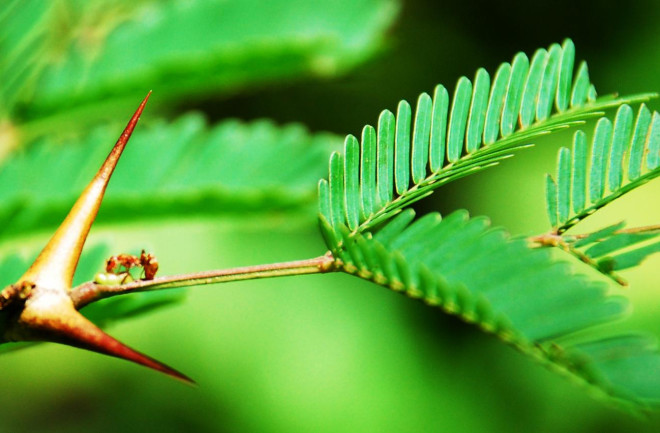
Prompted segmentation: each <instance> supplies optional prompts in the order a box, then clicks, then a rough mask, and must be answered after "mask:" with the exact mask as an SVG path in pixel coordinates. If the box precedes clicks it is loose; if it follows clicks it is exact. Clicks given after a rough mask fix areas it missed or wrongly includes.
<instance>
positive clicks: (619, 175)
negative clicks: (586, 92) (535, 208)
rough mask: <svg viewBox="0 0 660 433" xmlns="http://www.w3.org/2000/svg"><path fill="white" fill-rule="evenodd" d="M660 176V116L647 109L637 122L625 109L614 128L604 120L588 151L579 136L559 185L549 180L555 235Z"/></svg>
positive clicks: (562, 156)
mask: <svg viewBox="0 0 660 433" xmlns="http://www.w3.org/2000/svg"><path fill="white" fill-rule="evenodd" d="M659 175H660V114H658V113H657V112H653V113H651V111H650V110H649V109H648V108H647V107H646V106H645V105H644V104H642V105H641V106H640V108H639V112H638V114H637V117H636V119H634V121H633V114H632V109H631V108H630V107H629V106H628V105H622V106H621V107H620V108H619V110H618V111H617V113H616V117H615V120H614V124H612V122H611V121H610V120H609V119H607V118H601V119H600V120H599V121H598V123H597V125H596V128H595V131H594V136H593V140H592V141H591V145H590V146H589V149H587V138H586V134H585V133H584V132H582V131H578V132H576V133H575V136H574V138H573V150H572V152H571V151H569V150H568V149H567V148H562V149H560V151H559V162H558V168H557V177H556V180H555V179H553V178H552V177H551V176H549V175H548V176H547V183H546V185H547V190H546V203H547V209H548V215H549V218H550V222H551V224H552V226H553V230H554V231H556V232H557V233H563V232H565V231H566V230H568V229H569V228H571V227H572V226H574V225H575V224H577V223H579V222H580V221H582V220H583V219H584V218H586V217H587V216H589V215H591V214H592V213H594V212H595V211H597V210H598V209H600V208H602V207H603V206H605V205H606V204H608V203H610V202H612V201H613V200H614V199H616V198H618V197H620V196H622V195H623V194H625V193H627V192H629V191H632V190H633V189H635V188H637V187H639V186H641V185H643V184H644V183H646V182H648V181H649V180H651V179H653V178H655V177H657V176H659Z"/></svg>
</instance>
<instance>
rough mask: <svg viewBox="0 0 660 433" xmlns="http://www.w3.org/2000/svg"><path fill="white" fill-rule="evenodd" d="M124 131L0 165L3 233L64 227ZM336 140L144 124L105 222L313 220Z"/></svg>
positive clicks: (252, 126) (297, 129)
mask: <svg viewBox="0 0 660 433" xmlns="http://www.w3.org/2000/svg"><path fill="white" fill-rule="evenodd" d="M118 131H119V128H116V129H115V128H110V127H99V128H97V129H96V130H94V131H91V132H90V133H89V134H87V135H84V136H82V137H79V138H78V139H75V140H66V141H65V142H60V141H58V140H55V141H53V140H49V139H46V138H44V139H42V140H39V141H38V142H37V143H34V144H33V145H32V146H30V147H29V148H27V149H25V150H24V151H22V152H16V153H14V154H13V156H12V157H11V158H10V159H9V160H8V161H6V162H5V163H4V164H3V165H2V167H1V168H0V215H2V218H1V219H0V221H1V222H0V226H1V227H2V231H1V232H0V239H1V238H2V237H5V238H6V237H9V236H15V235H17V234H21V233H23V234H24V233H26V232H31V231H34V230H40V229H44V228H46V227H55V226H56V225H57V224H59V223H60V221H61V219H62V218H63V216H64V215H65V214H66V212H67V211H68V209H69V207H70V206H71V203H72V202H73V201H74V199H75V198H76V197H77V196H78V194H80V191H82V189H83V188H84V187H85V185H86V184H87V182H88V181H89V179H90V178H91V177H92V176H93V173H94V172H95V170H96V168H97V167H98V166H99V165H100V163H101V162H102V161H103V158H104V157H105V153H106V152H107V144H108V143H112V142H113V141H114V140H116V137H117V134H118ZM338 144H339V141H338V139H337V138H335V137H333V136H332V135H330V134H316V135H311V134H309V133H308V132H307V131H306V130H305V128H303V127H302V126H300V125H289V126H282V127H280V126H276V125H274V124H273V123H271V122H269V121H256V122H251V123H243V122H239V121H236V120H226V121H224V122H221V123H219V124H217V125H214V126H212V127H210V126H208V125H207V124H206V121H205V120H204V118H203V117H202V116H200V115H195V114H190V115H186V116H183V117H181V118H179V119H178V120H177V121H175V122H172V123H166V122H164V121H158V122H154V123H152V124H151V125H149V126H146V125H144V126H142V125H141V127H140V128H139V129H138V130H137V131H136V132H135V134H134V136H133V138H132V139H131V146H130V147H129V148H128V149H127V150H126V152H125V155H124V156H123V158H122V161H121V162H120V164H119V167H118V169H117V170H116V173H115V175H114V176H113V179H112V183H111V185H110V187H109V188H108V192H107V196H106V198H105V200H104V203H103V207H102V211H101V212H100V214H99V218H98V220H99V221H100V222H107V223H113V222H119V221H127V220H129V219H130V220H135V219H136V218H139V217H143V218H152V219H153V218H165V217H169V216H177V215H186V214H187V215H190V214H198V213H210V214H220V213H223V214H238V213H245V212H265V213H267V212H271V213H272V212H275V211H278V212H282V211H287V212H294V211H300V210H303V211H305V212H309V214H310V216H311V215H312V211H313V201H314V198H315V182H316V179H318V177H319V176H320V175H321V173H322V172H323V170H324V168H325V161H326V159H327V154H328V153H329V152H330V151H331V150H332V149H334V148H337V147H338ZM90 149H92V151H90ZM246 155H249V158H248V157H247V156H246ZM248 161H249V162H248ZM63 169H64V170H63Z"/></svg>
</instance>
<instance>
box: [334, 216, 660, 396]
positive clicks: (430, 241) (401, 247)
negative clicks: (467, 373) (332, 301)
mask: <svg viewBox="0 0 660 433" xmlns="http://www.w3.org/2000/svg"><path fill="white" fill-rule="evenodd" d="M413 217H414V212H413V211H412V210H406V211H404V212H402V213H401V214H400V215H399V216H397V217H396V218H395V219H393V220H392V221H390V222H388V223H387V224H386V225H384V226H383V227H382V228H381V229H380V230H379V231H378V232H377V233H376V234H375V235H373V236H372V235H371V234H370V233H366V234H358V235H356V234H353V233H351V232H350V230H349V229H348V228H347V227H345V226H344V227H342V230H341V231H340V234H339V235H337V232H336V230H334V229H333V227H331V226H330V225H329V224H327V223H325V220H324V219H323V217H322V221H323V222H324V224H323V225H322V227H323V228H324V234H325V236H326V239H328V241H329V243H330V244H331V245H334V249H333V254H335V256H336V257H337V259H338V260H339V266H340V267H341V270H342V271H344V272H347V273H349V274H353V275H356V276H358V277H360V278H364V279H367V280H370V281H373V282H375V283H377V284H380V285H383V286H386V287H389V288H391V289H392V290H395V291H399V292H402V293H404V294H406V295H407V296H410V297H413V298H419V299H421V300H423V301H424V302H426V303H427V304H429V305H433V306H438V307H440V308H442V309H443V310H444V311H445V312H448V313H450V314H456V315H458V316H460V317H461V318H463V319H464V320H466V321H468V322H471V323H474V324H475V325H477V326H479V327H480V328H481V329H483V330H485V331H486V332H489V333H493V334H495V335H497V336H498V337H500V338H501V339H502V340H504V341H506V342H508V343H510V344H513V345H514V346H516V347H517V348H518V349H520V350H521V351H523V352H525V353H528V354H530V355H532V356H534V357H535V358H537V359H539V360H540V361H542V362H544V363H548V364H551V365H553V366H554V367H556V369H557V370H559V371H562V372H563V373H565V374H567V375H569V376H571V377H573V378H574V379H575V380H576V381H578V382H581V383H582V382H583V383H586V384H588V385H590V386H592V387H595V388H597V389H598V390H599V391H600V392H601V393H603V394H606V395H609V397H612V398H614V399H616V400H625V401H629V402H634V403H637V404H641V405H651V404H656V403H658V402H660V387H659V386H657V385H659V384H660V382H658V380H655V379H654V380H653V381H651V382H649V381H648V378H647V376H646V372H647V371H649V369H650V368H654V369H655V368H657V367H659V366H660V353H659V352H658V351H657V350H656V348H655V346H654V345H651V344H649V343H648V342H649V341H651V340H652V339H651V337H648V336H644V337H643V338H642V337H631V336H629V335H615V336H607V337H604V336H603V333H602V332H598V331H592V332H586V333H585V330H589V329H590V328H592V327H593V326H594V325H597V324H600V323H604V322H612V321H615V320H617V319H619V318H621V317H622V315H623V314H624V313H625V312H626V310H627V309H628V301H627V299H626V298H624V297H621V296H613V295H611V294H608V293H607V292H608V287H607V285H606V284H603V283H602V282H594V281H590V280H589V279H587V278H586V277H584V276H580V275H575V274H574V273H573V271H572V269H571V266H570V265H569V264H568V263H565V262H561V261H557V260H556V259H554V258H552V255H551V254H550V251H548V250H544V249H531V248H529V246H528V244H527V242H526V240H525V239H523V238H510V237H509V236H508V235H507V234H506V232H504V231H503V230H501V229H492V228H490V227H489V221H488V220H487V219H486V218H472V219H469V218H468V216H467V213H466V212H465V211H458V212H455V213H453V214H451V215H449V216H448V217H446V218H444V219H443V218H441V217H440V215H439V214H436V213H431V214H427V215H424V216H423V217H422V218H420V219H419V220H417V221H415V222H414V223H412V224H411V221H412V219H413ZM576 332H580V334H579V338H573V335H574V334H575V333H576ZM653 341H654V340H653ZM659 380H660V379H659Z"/></svg>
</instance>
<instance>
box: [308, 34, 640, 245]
mask: <svg viewBox="0 0 660 433" xmlns="http://www.w3.org/2000/svg"><path fill="white" fill-rule="evenodd" d="M574 54H575V48H574V46H573V43H572V42H571V41H570V40H567V41H565V42H564V44H563V45H562V46H559V45H557V44H554V45H552V46H550V47H549V48H548V49H547V50H545V49H540V50H538V51H537V52H536V53H535V54H534V55H533V56H532V59H531V61H530V60H529V59H528V57H527V56H526V55H525V54H523V53H519V54H517V55H516V56H515V57H514V59H513V61H512V62H511V63H510V64H509V63H504V64H502V65H501V66H500V67H499V68H498V70H497V72H496V73H495V76H494V77H493V78H492V79H491V77H490V75H489V74H488V73H487V72H486V71H485V70H483V69H480V70H479V71H478V72H477V74H476V77H475V79H474V81H470V80H469V79H467V78H465V77H462V78H460V79H459V80H458V83H457V85H456V89H455V91H454V95H453V98H451V99H450V98H449V93H448V91H447V89H446V88H445V87H444V86H442V85H439V86H437V87H436V88H435V91H434V93H433V97H431V96H430V95H428V94H426V93H423V94H422V95H421V96H420V97H419V99H418V101H417V108H416V111H415V113H414V115H413V112H412V109H411V107H410V104H408V103H407V102H406V101H402V102H401V103H400V104H399V106H398V109H397V114H396V116H395V115H394V114H393V113H392V112H390V111H388V110H385V111H383V112H382V113H381V115H380V117H379V119H378V125H377V127H376V128H374V127H372V126H369V125H367V126H366V127H365V128H364V129H363V131H362V137H361V140H358V139H357V138H356V137H354V136H351V135H349V136H348V137H347V138H346V140H345V143H344V151H343V153H335V154H333V155H332V157H331V159H330V169H329V177H328V180H325V179H323V180H321V181H320V183H319V206H320V213H321V215H323V216H324V217H325V219H326V220H327V221H328V222H329V223H330V224H331V225H332V226H333V227H339V226H340V225H342V224H345V225H346V226H348V227H349V229H350V230H351V231H352V232H355V233H358V232H363V231H366V230H369V229H371V228H373V227H374V226H376V225H377V224H378V223H380V222H382V221H385V220H387V219H388V218H390V217H391V216H392V215H394V214H395V213H396V212H398V211H399V210H400V209H402V208H403V207H405V206H407V205H409V204H411V203H413V202H415V201H417V200H419V199H421V198H423V197H425V196H427V195H428V194H430V193H431V192H432V191H433V190H434V189H435V188H437V187H439V186H440V185H443V184H445V183H447V182H450V181H452V180H455V179H458V178H461V177H463V176H467V175H470V174H472V173H475V172H478V171H480V170H483V169H485V168H488V167H491V166H493V165H496V164H498V163H499V161H501V160H502V159H504V158H507V157H509V156H510V155H511V154H512V152H513V151H515V150H517V149H519V148H522V147H526V145H528V144H529V143H530V141H531V140H532V139H534V138H536V137H538V136H539V135H542V134H546V133H549V132H551V131H554V130H557V129H561V128H566V127H568V126H570V125H572V124H575V123H577V122H579V121H582V120H584V119H586V118H588V117H592V116H598V115H600V114H602V113H601V112H600V110H603V109H606V108H608V107H613V106H618V105H620V104H622V103H624V102H635V101H641V100H645V99H648V98H649V97H650V95H638V96H633V97H629V98H618V99H617V98H613V97H604V98H596V92H595V90H594V87H593V85H592V84H591V83H590V81H589V75H588V71H587V66H586V64H585V63H581V64H580V66H579V67H578V68H577V72H576V73H575V76H573V66H574ZM413 119H414V120H413Z"/></svg>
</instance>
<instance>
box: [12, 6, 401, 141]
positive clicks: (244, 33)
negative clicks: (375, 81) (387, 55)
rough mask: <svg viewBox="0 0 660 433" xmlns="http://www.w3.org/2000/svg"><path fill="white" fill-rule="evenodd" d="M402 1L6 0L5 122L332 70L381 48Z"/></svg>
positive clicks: (40, 122) (90, 112)
mask: <svg viewBox="0 0 660 433" xmlns="http://www.w3.org/2000/svg"><path fill="white" fill-rule="evenodd" d="M397 11H398V3H397V2H396V1H394V0H357V1H348V0H345V1H332V2H316V1H306V0H301V1H288V0H276V1H268V2H263V1H259V0H231V1H215V0H192V1H186V2H180V1H174V0H168V1H152V0H121V1H115V0H111V1H110V0H102V1H94V2H89V1H86V0H54V1H40V0H9V1H5V2H3V3H2V5H1V6H0V52H1V53H3V55H2V57H1V58H0V77H2V80H0V123H2V122H1V121H2V120H5V121H7V119H9V120H10V121H11V122H12V123H14V124H21V123H24V122H27V123H28V124H27V125H25V127H24V128H23V129H24V131H23V134H24V135H25V134H27V136H28V138H29V137H30V136H33V135H34V134H37V133H42V132H46V131H52V130H53V129H54V128H55V127H56V125H57V123H58V122H62V121H70V117H71V114H70V113H69V114H61V113H62V112H66V111H67V110H76V112H77V114H79V115H83V116H84V118H85V119H90V120H91V119H94V118H98V117H99V116H107V115H108V114H109V110H111V111H112V110H114V111H112V112H113V113H116V112H117V111H116V110H117V109H124V108H126V107H127V104H128V106H132V104H133V103H134V101H135V100H136V99H139V98H142V97H143V96H144V93H145V92H146V91H148V90H149V89H153V90H154V92H155V93H156V94H158V95H159V98H160V101H161V103H164V102H167V101H169V102H171V101H174V100H181V99H183V98H185V99H189V98H190V97H192V96H193V95H197V96H201V95H209V94H213V93H216V94H217V93H224V94H226V93H228V92H235V91H237V90H238V89H242V88H244V87H247V86H254V85H257V84H263V83H270V82H273V81H281V80H283V79H292V78H296V77H300V76H308V75H318V76H324V77H325V76H335V75H337V74H340V73H343V72H344V71H346V70H347V69H349V68H351V67H353V66H355V65H356V64H358V63H361V62H364V61H365V60H366V59H368V58H369V57H370V56H372V55H373V54H374V53H375V52H376V51H377V50H378V49H380V47H381V46H382V44H383V39H384V33H385V31H386V30H387V28H388V27H389V26H390V24H391V23H392V21H393V19H394V18H395V17H396V15H397ZM155 106H156V108H158V103H156V104H155ZM58 113H60V114H59V115H58ZM45 117H48V118H50V120H46V121H44V118H45Z"/></svg>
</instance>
